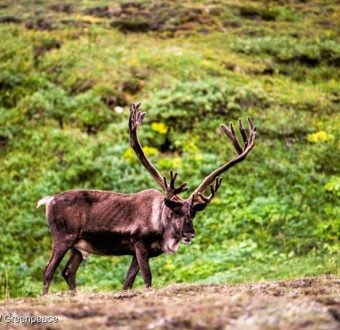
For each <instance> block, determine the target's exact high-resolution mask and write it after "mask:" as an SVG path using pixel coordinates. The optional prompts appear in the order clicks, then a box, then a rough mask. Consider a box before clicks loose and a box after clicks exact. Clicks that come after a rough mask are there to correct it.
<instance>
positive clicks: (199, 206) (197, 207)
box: [192, 203, 208, 212]
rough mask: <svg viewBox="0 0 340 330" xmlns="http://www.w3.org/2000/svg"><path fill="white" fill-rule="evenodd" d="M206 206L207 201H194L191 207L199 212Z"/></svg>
mask: <svg viewBox="0 0 340 330" xmlns="http://www.w3.org/2000/svg"><path fill="white" fill-rule="evenodd" d="M207 206H208V203H196V204H194V205H193V207H192V209H193V211H194V212H201V211H203V210H204V209H205V208H206V207H207Z"/></svg>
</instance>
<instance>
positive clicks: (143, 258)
mask: <svg viewBox="0 0 340 330" xmlns="http://www.w3.org/2000/svg"><path fill="white" fill-rule="evenodd" d="M140 105H141V104H140V103H138V104H136V103H132V104H131V106H130V117H129V134H130V145H131V147H132V149H133V150H134V152H135V153H136V155H137V157H138V159H139V161H140V162H141V163H142V165H143V166H144V167H145V169H146V170H147V171H148V172H149V173H150V174H151V176H152V177H153V178H154V180H155V181H156V183H157V184H158V185H159V186H160V188H161V189H162V190H163V191H164V194H163V193H161V192H160V191H158V190H155V189H147V190H143V191H140V192H137V193H133V194H123V193H117V192H111V191H102V190H87V189H77V190H70V191H66V192H62V193H59V194H56V195H53V196H46V197H44V198H42V199H41V200H39V202H38V204H37V207H39V206H41V205H45V206H46V218H47V223H48V225H49V228H50V231H51V234H52V255H51V257H50V259H49V261H48V263H47V265H46V267H45V269H44V273H43V294H44V295H45V294H47V293H48V290H49V286H50V283H51V281H52V278H53V275H54V273H55V271H56V269H57V267H58V265H59V263H60V262H61V260H62V259H63V257H64V256H65V254H66V253H67V252H68V251H70V257H69V260H68V261H67V263H66V265H65V267H64V269H63V271H62V276H63V277H64V279H65V281H66V282H67V284H68V287H69V289H70V290H73V291H74V290H75V289H76V272H77V270H78V268H79V266H80V264H81V262H82V261H83V260H84V259H86V257H87V255H88V254H89V253H93V254H97V255H115V256H119V255H131V256H132V260H131V264H130V267H129V269H128V272H127V275H126V278H125V280H124V285H123V289H124V290H126V289H131V288H132V286H133V283H134V281H135V278H136V276H137V273H138V272H139V270H140V271H141V274H142V277H143V281H144V284H145V286H146V287H150V286H151V281H152V276H151V271H150V265H149V259H150V258H152V257H156V256H159V255H160V254H162V253H175V252H176V251H177V249H178V246H179V244H180V243H181V242H182V243H184V244H189V243H191V241H192V239H193V238H194V237H195V230H194V226H193V219H194V217H195V215H196V213H197V212H201V211H203V210H204V209H205V208H206V207H207V205H208V204H209V203H210V202H211V200H212V199H213V197H214V196H215V195H216V193H217V190H218V189H219V187H220V185H221V182H222V178H221V174H222V173H224V172H225V171H227V170H228V169H230V168H231V167H232V166H234V165H235V164H237V163H239V162H241V161H243V160H244V159H245V158H246V156H247V155H248V154H249V152H250V151H251V150H252V149H253V147H254V145H255V137H256V128H255V127H254V124H253V122H252V120H251V119H250V118H248V122H249V132H248V133H247V131H246V129H245V128H244V126H243V124H242V121H241V120H240V119H239V120H238V126H239V131H240V135H241V137H242V140H243V143H240V142H239V140H238V138H237V136H236V134H235V129H234V127H233V124H232V123H230V124H229V127H227V126H226V125H224V124H222V125H221V129H222V131H223V132H224V133H225V135H226V136H227V138H228V139H230V140H231V142H232V144H233V146H234V148H235V150H236V153H237V154H236V156H234V158H232V159H231V160H230V161H228V162H227V163H225V164H223V165H221V166H220V167H218V168H217V169H216V170H214V171H213V172H212V173H210V174H209V175H208V176H206V177H205V178H204V180H203V181H202V182H201V184H200V185H199V186H198V187H197V188H196V189H195V190H194V191H193V192H192V194H191V195H190V197H189V198H187V199H183V198H181V197H180V196H179V194H181V193H182V192H184V191H186V190H187V189H188V188H187V184H186V183H182V184H180V185H178V186H177V185H176V178H177V173H174V172H173V171H171V172H170V179H167V178H166V177H165V176H162V175H161V174H160V172H159V171H158V170H157V169H156V168H155V166H154V165H153V164H152V163H151V162H150V160H149V159H148V158H147V157H146V155H145V153H144V152H143V148H142V146H141V144H140V142H139V139H138V136H137V129H138V127H139V126H140V125H141V124H142V122H143V119H144V117H145V112H141V111H140V110H139V109H140ZM208 188H210V194H209V195H206V194H205V191H206V190H207V189H208Z"/></svg>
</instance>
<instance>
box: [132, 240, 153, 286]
mask: <svg viewBox="0 0 340 330" xmlns="http://www.w3.org/2000/svg"><path fill="white" fill-rule="evenodd" d="M135 250H136V258H137V262H138V266H139V269H140V270H141V272H142V276H143V280H144V284H145V287H146V288H150V287H151V281H152V276H151V270H150V265H149V252H148V249H147V248H146V247H145V245H144V243H142V242H137V243H136V244H135Z"/></svg>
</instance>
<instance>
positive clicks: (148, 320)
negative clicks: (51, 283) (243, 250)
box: [0, 276, 340, 330]
mask: <svg viewBox="0 0 340 330" xmlns="http://www.w3.org/2000/svg"><path fill="white" fill-rule="evenodd" d="M8 315H10V316H12V317H13V316H32V315H34V316H43V315H51V316H56V317H57V318H58V322H56V323H48V324H43V323H36V324H33V325H28V327H29V328H33V329H82V330H87V329H96V330H99V329H108V328H109V329H247V330H250V329H259V330H260V329H261V330H266V329H289V330H293V329H325V330H326V329H327V330H332V329H340V279H339V278H336V277H335V276H324V277H316V278H304V279H298V280H291V281H273V282H259V283H252V284H242V285H227V284H226V285H220V284H219V285H199V284H195V285H188V284H183V285H172V286H169V287H167V288H163V289H158V290H155V289H138V290H131V291H125V292H113V293H107V292H105V293H84V292H79V293H77V294H75V295H72V294H70V293H65V292H63V293H59V294H54V295H50V296H48V297H42V298H30V299H28V298H26V299H9V300H6V301H1V302H0V317H1V316H2V320H1V322H0V329H23V328H26V326H23V324H22V323H13V322H12V323H7V321H8ZM5 316H7V318H6V317H5ZM6 320H7V321H6Z"/></svg>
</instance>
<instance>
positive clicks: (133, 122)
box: [129, 103, 256, 252]
mask: <svg viewBox="0 0 340 330" xmlns="http://www.w3.org/2000/svg"><path fill="white" fill-rule="evenodd" d="M140 105H141V104H140V103H138V104H136V103H132V104H131V107H130V119H129V130H130V144H131V147H132V148H133V150H134V151H135V153H136V155H137V157H138V158H139V160H140V161H141V163H142V164H143V165H144V167H145V168H146V169H147V171H148V172H149V173H150V174H151V176H152V177H153V178H154V179H155V181H156V182H157V183H158V185H159V186H160V187H161V188H162V189H163V190H164V192H165V196H164V205H165V207H164V212H165V217H164V219H163V220H164V221H165V226H166V227H167V229H168V230H167V231H166V235H167V236H169V237H165V241H167V242H168V243H167V246H166V247H165V250H167V251H168V252H175V251H176V248H177V245H178V243H179V242H180V241H181V242H183V243H186V244H188V243H190V242H191V240H192V239H193V238H194V236H195V230H194V227H193V222H192V220H193V219H194V217H195V215H196V213H197V212H200V211H203V210H204V209H205V208H206V207H207V206H208V204H209V203H210V202H211V200H212V199H213V197H214V196H215V194H216V192H217V190H218V189H219V187H220V185H221V182H222V178H220V175H221V174H222V173H223V172H225V171H227V170H228V169H229V168H231V167H232V166H233V165H235V164H236V163H238V162H241V161H242V160H244V159H245V158H246V156H247V154H248V153H249V152H250V151H251V150H252V149H253V147H254V145H255V138H256V128H255V127H254V124H253V122H252V120H251V119H250V118H248V122H249V136H247V133H246V130H245V128H244V127H243V124H242V121H241V120H240V119H239V120H238V125H239V130H240V133H241V137H242V140H243V146H242V145H241V144H240V142H239V141H238V139H237V137H236V134H235V130H234V127H233V124H232V123H230V124H229V127H227V126H226V125H224V124H222V125H221V129H222V130H223V132H224V133H225V134H226V136H227V137H228V138H229V139H230V140H231V142H232V143H233V146H234V148H235V150H236V152H237V155H236V156H235V157H234V158H233V159H231V160H230V161H229V162H227V163H225V164H223V165H222V166H220V167H218V168H217V169H216V170H215V171H213V172H212V173H210V174H209V175H208V176H206V177H205V178H204V180H203V181H202V183H201V184H200V185H199V186H198V187H197V188H196V189H195V191H194V192H193V193H192V194H191V195H190V197H189V198H188V199H182V198H181V197H180V196H179V194H180V193H182V192H184V191H186V190H188V188H187V184H186V183H183V184H181V185H179V186H178V187H176V186H175V181H176V178H177V173H174V172H173V171H171V172H170V181H169V182H168V180H167V179H166V177H165V176H162V175H161V174H160V173H159V172H158V170H157V169H156V168H155V167H154V166H153V165H152V164H151V162H150V161H149V160H148V159H147V158H146V156H145V154H144V152H143V149H142V147H141V145H140V143H139V140H138V137H137V128H138V126H140V125H141V124H142V122H143V119H144V117H145V112H141V111H139V107H140ZM208 187H209V188H210V195H208V196H206V195H205V194H204V192H205V191H206V190H207V188H208Z"/></svg>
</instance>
